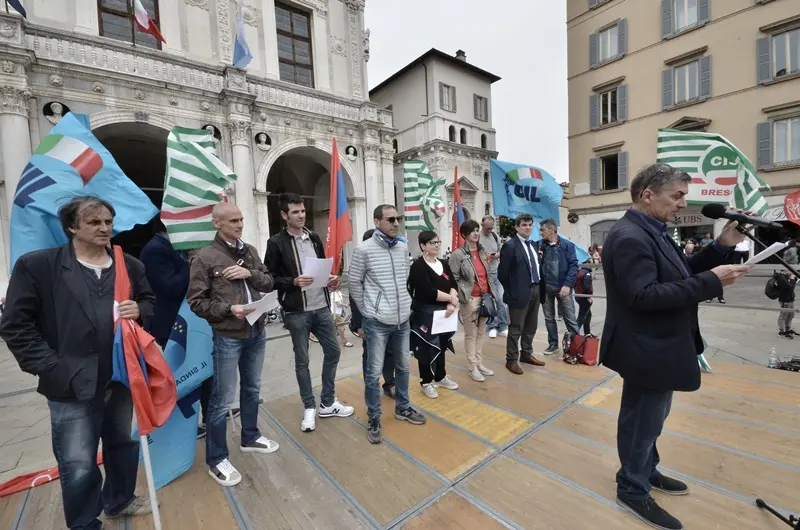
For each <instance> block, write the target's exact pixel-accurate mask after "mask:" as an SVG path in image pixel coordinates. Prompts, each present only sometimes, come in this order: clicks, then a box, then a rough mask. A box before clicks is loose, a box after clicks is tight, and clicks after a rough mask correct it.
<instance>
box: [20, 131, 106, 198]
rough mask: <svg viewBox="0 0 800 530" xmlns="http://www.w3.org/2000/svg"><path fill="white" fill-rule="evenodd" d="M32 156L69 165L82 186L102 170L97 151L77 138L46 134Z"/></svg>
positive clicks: (101, 162)
mask: <svg viewBox="0 0 800 530" xmlns="http://www.w3.org/2000/svg"><path fill="white" fill-rule="evenodd" d="M33 154H35V155H44V156H47V157H49V158H55V159H56V160H60V161H62V162H64V163H66V164H69V165H70V166H72V167H73V168H74V169H75V171H77V172H78V175H80V177H81V180H82V181H83V185H84V186H85V185H86V184H88V183H89V181H90V180H92V177H93V176H95V175H96V174H97V172H98V171H100V170H101V169H103V159H102V158H100V154H99V153H98V152H97V151H95V150H94V149H92V148H91V147H89V146H88V145H86V144H85V143H83V142H81V141H80V140H78V139H77V138H74V137H72V136H64V135H63V134H48V135H47V136H45V137H44V138H43V139H42V143H40V144H39V147H37V148H36V151H34V153H33Z"/></svg>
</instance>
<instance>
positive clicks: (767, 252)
mask: <svg viewBox="0 0 800 530" xmlns="http://www.w3.org/2000/svg"><path fill="white" fill-rule="evenodd" d="M786 246H787V245H786V243H773V244H771V245H770V246H769V247H767V248H765V249H764V250H762V251H761V252H759V253H758V254H756V255H755V256H753V257H752V258H750V259H749V260H747V261H745V262H744V264H745V265H755V264H756V263H761V262H762V261H764V260H765V259H767V258H768V257H770V256H772V255H773V254H777V253H778V252H780V251H781V250H783V249H785V248H786Z"/></svg>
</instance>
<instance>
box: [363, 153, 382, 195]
mask: <svg viewBox="0 0 800 530" xmlns="http://www.w3.org/2000/svg"><path fill="white" fill-rule="evenodd" d="M363 155H364V183H365V184H366V195H367V209H368V210H371V209H373V208H375V207H376V206H378V205H379V204H381V203H383V202H384V201H383V192H382V191H381V182H382V180H383V178H382V175H381V171H380V168H379V167H378V161H379V160H380V156H381V151H380V147H379V146H378V145H377V144H371V143H369V144H365V145H364V148H363Z"/></svg>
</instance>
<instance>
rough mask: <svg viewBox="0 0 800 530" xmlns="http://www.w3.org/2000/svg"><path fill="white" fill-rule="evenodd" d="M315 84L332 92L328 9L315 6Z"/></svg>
mask: <svg viewBox="0 0 800 530" xmlns="http://www.w3.org/2000/svg"><path fill="white" fill-rule="evenodd" d="M312 27H313V31H314V70H316V71H315V72H314V84H315V86H316V88H317V90H322V91H323V92H330V90H331V71H330V60H331V59H330V57H331V56H330V53H328V9H327V7H315V8H314V25H313V26H312Z"/></svg>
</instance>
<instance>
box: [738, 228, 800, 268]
mask: <svg viewBox="0 0 800 530" xmlns="http://www.w3.org/2000/svg"><path fill="white" fill-rule="evenodd" d="M736 230H738V231H739V232H741V233H742V234H744V235H746V236H747V237H749V238H750V239H752V240H753V241H754V242H756V243H758V244H759V245H761V247H762V248H765V249H766V248H767V245H765V244H764V243H762V242H761V240H759V239H758V238H757V237H756V236H755V235H753V229H752V228H744V227H742V226H741V225H740V226H737V227H736ZM773 256H774V257H775V259H777V260H778V262H779V263H780V264H781V265H783V266H784V267H786V270H788V271H789V272H791V273H792V274H794V275H795V277H796V278H800V272H797V269H795V268H794V267H792V266H791V265H789V264H788V263H786V261H785V260H784V259H783V258H782V257H780V256H778V255H777V254H773Z"/></svg>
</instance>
